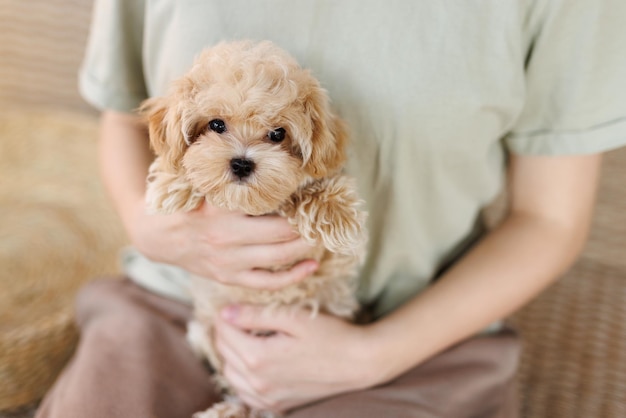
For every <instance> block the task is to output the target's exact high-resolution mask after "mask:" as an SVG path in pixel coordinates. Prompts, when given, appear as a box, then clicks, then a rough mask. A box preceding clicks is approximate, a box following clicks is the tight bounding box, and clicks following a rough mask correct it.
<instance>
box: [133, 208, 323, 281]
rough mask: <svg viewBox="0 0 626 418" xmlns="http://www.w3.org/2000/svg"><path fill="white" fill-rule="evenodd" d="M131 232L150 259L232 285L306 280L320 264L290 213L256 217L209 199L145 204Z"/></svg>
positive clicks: (134, 241)
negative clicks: (154, 207)
mask: <svg viewBox="0 0 626 418" xmlns="http://www.w3.org/2000/svg"><path fill="white" fill-rule="evenodd" d="M130 235H131V238H132V240H133V243H134V245H135V246H136V247H137V248H138V249H139V251H141V252H142V253H143V254H145V255H146V256H147V257H149V258H150V259H153V260H155V261H159V262H164V263H168V264H174V265H177V266H180V267H182V268H184V269H185V270H187V271H189V272H191V273H194V274H197V275H199V276H202V277H208V278H211V279H213V280H217V281H219V282H221V283H225V284H229V285H238V286H244V287H250V288H259V289H278V288H281V287H284V286H286V285H288V284H291V283H295V282H298V281H300V280H303V279H304V278H306V277H308V276H309V275H310V274H311V273H313V272H314V271H315V270H316V269H317V267H318V264H317V262H316V261H314V260H306V259H305V257H306V254H307V253H308V252H309V251H310V247H309V245H308V244H306V243H305V242H304V240H302V239H301V238H300V237H299V235H298V234H297V233H296V232H294V231H293V228H292V227H291V225H290V224H289V223H288V222H287V220H286V219H285V218H282V217H280V216H277V215H276V216H273V215H268V216H257V217H252V216H248V215H245V214H243V213H240V212H231V211H228V210H225V209H221V208H218V207H215V206H212V205H210V204H208V203H203V204H202V205H201V206H200V207H199V208H197V209H195V210H193V211H190V212H179V213H175V214H171V215H151V214H146V212H145V210H144V209H143V207H142V208H140V209H139V210H138V211H137V214H136V216H135V217H134V222H132V226H131V228H130ZM291 265H293V266H292V267H291V268H289V269H284V270H280V271H270V269H271V268H275V267H276V266H291Z"/></svg>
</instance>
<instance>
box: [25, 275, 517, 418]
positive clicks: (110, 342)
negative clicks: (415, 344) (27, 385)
mask: <svg viewBox="0 0 626 418" xmlns="http://www.w3.org/2000/svg"><path fill="white" fill-rule="evenodd" d="M190 315H191V310H190V308H189V307H188V306H186V305H183V304H180V303H178V302H175V301H172V300H168V299H164V298H161V297H159V296H157V295H154V294H152V293H149V292H147V291H146V290H144V289H142V288H140V287H138V286H137V285H135V284H133V283H132V282H130V281H128V280H99V281H94V282H91V283H90V284H88V285H87V286H85V287H84V288H83V289H82V291H81V292H80V293H79V295H78V298H77V309H76V317H77V323H78V326H79V328H80V330H81V339H80V343H79V345H78V348H77V351H76V353H75V355H74V357H73V359H72V360H71V362H70V363H69V364H68V366H67V367H66V369H65V371H64V372H63V373H62V374H61V376H60V377H59V379H58V380H57V382H56V384H55V385H54V387H53V388H52V389H51V390H50V392H49V393H48V395H47V396H46V397H45V399H44V400H43V402H42V404H41V406H40V408H39V410H38V411H37V415H36V417H37V418H118V417H119V418H157V417H158V418H161V417H162V418H179V417H180V418H190V417H191V415H192V413H194V412H197V411H200V410H204V409H206V408H207V407H208V406H210V405H211V404H212V403H213V402H216V401H218V400H219V395H218V394H217V393H216V392H215V390H214V388H213V385H212V383H211V380H210V376H209V374H208V371H207V369H206V368H205V367H204V366H203V365H202V364H201V362H200V361H199V360H198V359H197V358H196V357H195V356H194V355H193V354H192V352H191V351H190V348H189V347H188V345H187V343H186V340H185V337H184V334H185V325H186V323H187V320H188V319H189V318H190ZM519 350H520V344H519V341H518V338H517V337H516V335H515V334H514V333H513V332H512V331H510V330H505V331H502V332H500V333H498V334H496V335H489V336H480V337H476V338H473V339H470V340H468V341H466V342H463V343H461V344H458V345H457V346H455V347H453V348H451V349H449V350H447V351H445V352H443V353H441V354H440V355H438V356H436V357H435V358H433V359H431V360H429V361H427V362H426V363H423V364H422V365H420V366H419V367H417V368H415V369H413V370H410V371H408V372H407V373H405V374H404V375H402V376H400V377H398V378H397V379H395V380H393V381H391V382H389V383H387V384H385V385H383V386H379V387H375V388H372V389H368V390H364V391H359V392H353V393H349V394H343V395H340V396H337V397H334V398H330V399H326V400H323V401H320V402H317V403H315V404H312V405H309V406H306V407H303V408H300V409H298V410H295V411H293V412H291V413H290V414H289V415H288V416H289V417H293V418H313V417H319V418H387V417H389V418H404V417H406V418H408V417H419V418H431V417H446V418H448V417H451V418H452V417H459V418H478V417H484V418H487V417H489V418H492V417H494V418H495V417H498V418H500V417H503V418H514V417H517V415H518V414H517V409H518V408H517V402H516V397H517V396H516V395H517V394H516V388H515V381H514V377H515V373H516V368H517V362H518V357H519ZM346 361H348V360H346Z"/></svg>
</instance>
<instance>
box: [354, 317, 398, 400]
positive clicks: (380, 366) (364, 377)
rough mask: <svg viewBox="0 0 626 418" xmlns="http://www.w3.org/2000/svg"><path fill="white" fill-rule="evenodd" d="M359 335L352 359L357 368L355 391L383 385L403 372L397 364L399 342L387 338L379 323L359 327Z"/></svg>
mask: <svg viewBox="0 0 626 418" xmlns="http://www.w3.org/2000/svg"><path fill="white" fill-rule="evenodd" d="M359 328H361V333H360V334H361V335H360V338H359V339H358V341H357V344H356V346H355V347H353V350H352V352H351V353H350V354H351V355H352V358H354V359H357V361H356V362H355V363H356V364H358V365H362V366H359V367H357V368H355V371H356V376H355V379H354V381H355V385H356V386H357V387H356V389H366V388H370V387H374V386H378V385H381V384H384V383H386V382H388V381H390V380H392V379H393V378H395V377H396V376H398V375H400V374H401V373H402V372H403V371H404V370H402V367H401V366H400V365H399V364H398V363H399V362H398V349H397V347H398V346H399V345H402V344H403V343H402V341H401V340H394V339H391V338H389V336H388V335H386V333H385V332H384V331H385V330H384V329H381V327H380V324H379V323H372V324H368V325H363V326H360V327H359Z"/></svg>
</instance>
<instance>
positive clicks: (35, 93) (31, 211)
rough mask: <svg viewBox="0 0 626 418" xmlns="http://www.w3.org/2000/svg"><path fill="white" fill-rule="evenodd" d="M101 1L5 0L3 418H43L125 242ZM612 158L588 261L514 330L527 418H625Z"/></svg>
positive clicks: (622, 250) (621, 154)
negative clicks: (91, 284)
mask: <svg viewBox="0 0 626 418" xmlns="http://www.w3.org/2000/svg"><path fill="white" fill-rule="evenodd" d="M128 1H133V0H128ZM172 1H174V0H172ZM91 3H92V0H0V418H9V417H10V418H18V417H19V418H26V417H30V416H32V414H33V411H34V408H35V406H36V404H37V402H38V401H39V400H40V399H41V397H42V396H43V394H44V393H45V391H46V390H47V389H48V388H49V387H50V385H51V384H52V383H53V381H54V379H55V378H56V377H57V375H58V373H59V372H60V370H61V369H62V367H63V365H64V364H65V363H66V362H67V360H68V359H69V357H70V355H71V353H72V351H73V349H74V347H75V344H76V341H77V333H76V330H75V329H74V326H73V323H72V306H73V299H74V295H75V293H76V290H77V289H78V288H79V287H80V285H81V284H82V283H84V282H85V281H86V280H89V279H91V278H94V277H97V276H102V275H108V274H114V273H115V272H117V271H118V267H117V252H118V250H119V248H120V247H122V246H123V245H125V243H126V237H125V235H124V233H123V231H122V229H121V227H120V224H119V221H118V218H117V216H116V215H115V213H114V212H113V210H112V208H111V205H110V202H109V201H108V200H107V198H106V195H105V193H104V190H103V188H102V184H101V183H100V180H99V176H98V170H97V158H96V143H97V113H96V112H95V111H94V110H93V109H91V108H90V107H89V106H88V105H87V104H86V103H84V102H83V101H82V100H81V98H80V96H79V94H78V91H77V72H78V68H79V66H80V62H81V59H82V54H83V50H84V47H85V43H86V39H87V34H88V28H89V21H90V15H91ZM605 161H606V162H605V168H604V172H603V176H602V183H601V187H600V192H599V196H598V207H597V210H596V215H595V218H594V224H593V229H592V233H591V238H590V240H589V243H588V245H587V247H586V249H585V252H584V253H583V255H582V257H581V259H580V260H579V262H578V263H577V264H576V265H575V266H574V267H573V268H572V269H571V271H570V272H569V273H568V274H567V275H566V276H565V277H564V278H563V279H562V280H560V281H559V282H558V283H556V284H555V285H554V286H552V287H551V288H550V289H549V290H548V291H547V292H545V293H544V294H543V295H541V296H540V297H539V298H538V299H537V300H536V301H534V302H533V303H531V304H530V305H529V306H528V307H526V308H525V309H523V310H522V311H521V312H519V313H518V314H516V315H515V316H514V317H513V318H511V319H510V323H511V324H512V325H513V326H515V327H517V328H518V329H519V330H520V332H521V333H522V335H523V337H524V341H525V344H524V348H525V351H524V355H523V358H522V363H521V366H520V372H519V378H520V395H521V405H520V408H521V410H522V416H523V417H525V418H526V417H533V418H535V417H538V418H539V417H541V418H559V417H563V418H573V417H581V418H596V417H597V418H605V417H609V418H613V417H615V418H617V417H626V149H622V150H616V151H612V152H610V153H608V154H607V156H606V159H605ZM502 210H505V208H503V207H502V205H500V204H496V205H494V207H493V208H491V209H490V211H489V213H488V216H489V217H491V218H493V219H496V218H497V217H498V213H500V212H502Z"/></svg>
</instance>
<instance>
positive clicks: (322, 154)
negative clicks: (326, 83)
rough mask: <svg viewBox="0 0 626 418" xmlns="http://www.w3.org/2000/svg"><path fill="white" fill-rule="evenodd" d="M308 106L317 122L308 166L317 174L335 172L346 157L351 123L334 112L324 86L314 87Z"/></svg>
mask: <svg viewBox="0 0 626 418" xmlns="http://www.w3.org/2000/svg"><path fill="white" fill-rule="evenodd" d="M305 109H306V112H307V113H308V114H309V117H310V118H311V120H312V122H313V126H312V135H311V144H310V146H311V149H310V155H309V156H308V157H309V158H308V160H305V161H306V164H305V170H306V171H307V173H308V174H309V175H311V176H312V177H314V178H322V177H327V176H330V175H333V174H335V173H336V172H338V171H339V170H340V169H341V167H342V165H343V163H344V162H345V160H346V146H347V142H348V131H347V127H346V125H345V123H344V122H343V121H341V120H340V119H339V118H338V117H337V116H335V115H334V114H333V113H332V112H331V110H330V107H329V100H328V96H327V95H326V92H325V91H324V90H323V89H321V88H320V87H315V88H313V89H312V90H311V92H310V93H309V95H308V96H307V99H306V100H305Z"/></svg>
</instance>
